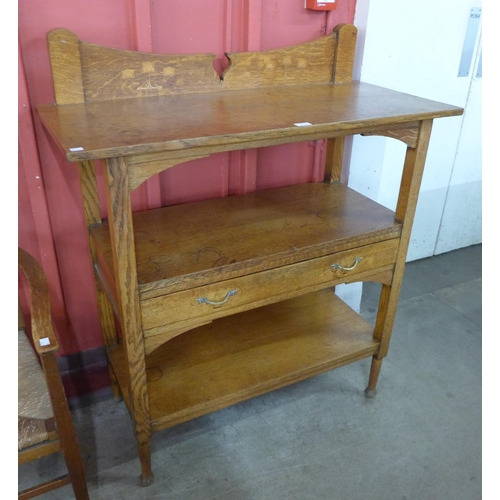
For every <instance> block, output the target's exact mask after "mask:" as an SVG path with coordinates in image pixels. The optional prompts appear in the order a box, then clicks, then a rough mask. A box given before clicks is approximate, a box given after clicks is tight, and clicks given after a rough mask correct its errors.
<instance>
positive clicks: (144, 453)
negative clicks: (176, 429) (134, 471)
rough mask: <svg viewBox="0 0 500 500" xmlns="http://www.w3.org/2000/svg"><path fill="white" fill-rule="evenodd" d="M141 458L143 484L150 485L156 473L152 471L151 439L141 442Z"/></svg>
mask: <svg viewBox="0 0 500 500" xmlns="http://www.w3.org/2000/svg"><path fill="white" fill-rule="evenodd" d="M139 459H140V461H141V470H142V474H141V485H142V486H149V485H150V484H152V483H153V481H154V475H153V472H152V471H151V449H150V441H148V442H147V443H139Z"/></svg>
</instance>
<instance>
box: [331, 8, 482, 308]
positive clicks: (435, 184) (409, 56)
mask: <svg viewBox="0 0 500 500" xmlns="http://www.w3.org/2000/svg"><path fill="white" fill-rule="evenodd" d="M472 7H482V2H481V0H419V1H401V0H358V1H357V6H356V16H355V21H354V24H355V25H356V26H357V28H358V43H357V51H356V59H355V68H354V79H355V80H361V81H364V82H368V83H372V84H375V85H380V86H383V87H388V88H391V89H393V90H398V91H401V92H406V93H409V94H413V95H417V96H420V97H424V98H427V99H432V100H436V101H440V102H444V103H448V104H453V105H455V106H460V107H463V108H465V113H464V116H462V117H451V118H440V119H437V120H435V121H434V125H433V130H432V136H431V141H430V144H429V152H428V155H427V162H426V167H425V172H424V177H423V180H422V187H421V191H420V196H419V201H418V205H417V212H416V215H415V221H414V225H413V231H412V236H411V240H410V247H409V250H408V257H407V261H411V260H416V259H421V258H425V257H430V256H432V255H437V254H439V253H443V252H448V251H451V250H455V249H458V248H463V247H466V246H470V245H473V244H477V243H480V242H481V241H482V230H481V220H482V211H481V209H482V181H481V179H482V165H481V152H482V151H481V150H482V146H481V98H482V89H481V88H482V79H481V78H476V69H477V63H478V60H479V57H478V56H479V53H480V39H481V35H480V34H479V35H478V37H477V40H476V46H475V56H474V58H473V61H474V62H473V67H472V71H471V72H470V75H469V77H458V68H459V63H460V58H461V54H462V48H463V43H464V38H465V32H466V28H467V23H468V20H469V13H470V9H471V8H472ZM405 151H406V146H405V145H404V144H403V143H401V142H399V141H396V140H394V139H387V138H383V137H360V136H356V137H355V138H354V140H353V147H352V156H351V162H350V172H349V186H351V187H352V188H354V189H356V190H357V191H359V192H361V193H363V194H365V195H366V196H368V197H369V198H371V199H373V200H375V201H377V202H379V203H381V204H382V205H384V206H386V207H388V208H390V209H391V210H395V207H396V201H397V194H398V191H399V183H400V180H401V172H402V164H403V159H404V154H405ZM336 290H337V294H338V295H339V296H340V297H342V298H343V299H344V300H345V301H346V302H347V303H348V304H349V305H351V307H353V308H354V309H358V310H359V304H360V302H361V294H362V284H361V283H354V284H352V285H342V286H339V287H337V288H336Z"/></svg>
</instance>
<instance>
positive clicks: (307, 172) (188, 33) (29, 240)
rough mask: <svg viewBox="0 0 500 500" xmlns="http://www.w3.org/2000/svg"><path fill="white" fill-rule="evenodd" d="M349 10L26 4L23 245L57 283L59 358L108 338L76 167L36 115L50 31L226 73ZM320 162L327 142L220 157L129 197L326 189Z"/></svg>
mask: <svg viewBox="0 0 500 500" xmlns="http://www.w3.org/2000/svg"><path fill="white" fill-rule="evenodd" d="M354 8H355V0H339V5H338V7H337V10H335V11H332V12H331V13H325V12H311V11H307V10H305V9H304V1H303V0H273V1H267V0H266V1H264V0H205V1H204V2H199V0H198V1H195V0H168V1H166V0H156V1H154V2H152V1H150V0H106V1H102V0H20V1H19V8H18V13H19V40H20V56H21V63H20V67H21V69H22V70H24V72H25V79H24V76H23V79H20V84H19V85H20V90H21V87H22V86H23V85H24V83H25V86H24V94H22V93H21V92H20V99H22V96H23V95H25V99H26V101H27V105H26V106H25V107H23V108H22V110H24V111H22V110H21V107H20V114H19V122H20V126H21V127H22V126H25V125H26V124H27V125H29V123H31V122H32V123H31V128H30V127H29V126H28V127H27V128H26V127H25V128H24V129H23V130H25V133H23V134H20V137H19V142H20V151H21V152H22V151H24V152H25V153H24V154H22V155H20V159H21V166H20V170H19V172H20V180H19V201H20V209H19V228H20V231H19V234H20V238H19V242H20V245H21V246H23V247H24V248H26V249H27V250H29V251H32V252H33V254H34V256H35V257H37V258H39V259H41V260H43V263H42V264H43V266H44V269H45V270H46V272H47V273H48V274H49V275H50V276H49V280H50V282H51V288H52V289H53V293H54V296H55V297H56V299H55V303H56V306H57V310H58V316H59V321H58V336H59V338H60V340H61V344H62V349H61V351H62V354H71V353H76V352H80V351H84V350H87V349H90V348H93V347H99V346H101V345H102V339H101V332H100V326H99V322H98V314H97V305H96V299H95V292H94V284H93V274H92V269H91V265H90V254H89V249H88V240H87V234H86V229H85V223H84V216H83V210H82V204H81V193H80V187H79V182H78V178H77V167H76V165H72V164H69V163H67V162H66V161H65V159H64V158H63V156H62V154H61V153H60V152H59V151H58V150H57V149H56V147H55V146H54V144H53V143H52V142H51V140H50V139H48V138H47V136H46V135H45V133H44V132H43V130H42V129H41V127H40V125H39V123H38V121H37V119H36V115H34V114H33V115H32V114H31V112H30V110H32V109H34V107H35V105H36V104H39V103H42V102H53V101H54V94H53V89H52V78H51V72H50V63H49V56H48V50H47V43H46V34H47V32H48V31H50V30H52V29H55V28H60V27H63V28H67V29H70V30H72V31H74V32H75V33H76V34H77V35H78V37H79V38H81V39H82V40H86V41H90V42H93V43H98V44H102V45H107V46H111V47H117V48H125V49H134V50H141V51H153V52H170V53H200V52H203V53H206V52H211V53H214V54H215V61H214V68H215V70H216V71H217V72H218V73H219V74H222V71H223V69H224V68H225V66H226V62H227V61H226V58H225V56H224V53H225V52H231V51H246V50H252V51H254V50H264V49H270V48H275V47H281V46H285V45H289V44H295V43H301V42H304V41H307V40H312V39H315V38H317V37H318V36H320V35H322V34H325V33H326V32H327V31H331V29H332V28H333V27H334V26H335V25H336V24H338V23H351V22H353V17H354ZM23 75H24V73H23ZM26 110H27V112H26ZM27 152H30V153H31V154H27ZM323 161H324V144H323V141H318V142H315V143H305V144H294V145H288V146H280V147H275V148H268V149H263V150H258V151H243V152H231V153H224V154H217V155H213V156H211V157H210V158H206V159H202V160H197V161H193V162H190V163H186V164H183V165H179V166H177V167H174V168H172V169H170V170H168V171H166V172H163V173H162V174H160V175H158V176H156V177H154V178H153V179H150V180H149V181H148V182H147V183H145V184H144V185H143V186H141V187H139V188H138V189H137V190H136V192H134V193H133V200H132V201H133V207H134V210H140V209H145V208H148V207H155V206H160V205H168V204H174V203H183V202H187V201H192V200H198V199H203V198H211V197H216V196H226V195H227V194H234V193H242V192H248V191H252V190H255V189H266V188H270V187H274V186H280V185H285V184H293V183H298V182H310V181H311V180H320V179H321V176H322V165H323ZM37 169H38V170H39V172H40V177H41V179H40V188H37V189H36V190H35V191H33V189H31V188H30V185H29V182H28V180H32V172H34V171H35V170H37ZM98 170H99V169H98ZM99 182H101V180H100V179H99ZM40 200H41V201H42V205H43V204H44V205H43V206H45V212H43V210H39V211H38V215H36V216H34V215H33V210H32V206H34V205H35V206H41V205H40ZM36 203H38V205H36ZM101 206H102V207H103V208H104V202H103V201H102V200H101ZM35 212H36V210H35ZM43 214H45V215H43ZM47 249H49V250H47ZM50 249H51V250H50ZM51 252H52V253H51Z"/></svg>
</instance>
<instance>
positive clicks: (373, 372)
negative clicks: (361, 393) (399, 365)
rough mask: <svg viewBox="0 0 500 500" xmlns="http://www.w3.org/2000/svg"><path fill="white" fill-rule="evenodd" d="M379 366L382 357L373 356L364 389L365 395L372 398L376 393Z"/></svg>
mask: <svg viewBox="0 0 500 500" xmlns="http://www.w3.org/2000/svg"><path fill="white" fill-rule="evenodd" d="M381 366H382V359H377V358H376V357H375V356H373V358H372V366H371V369H370V378H369V380H368V387H367V388H366V389H365V396H366V397H367V398H374V397H375V396H376V395H377V381H378V376H379V374H380V367H381Z"/></svg>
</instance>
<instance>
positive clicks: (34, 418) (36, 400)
mask: <svg viewBox="0 0 500 500" xmlns="http://www.w3.org/2000/svg"><path fill="white" fill-rule="evenodd" d="M17 396H18V402H17V410H18V411H17V413H18V450H23V449H24V448H27V447H29V446H33V445H35V444H39V443H42V442H44V441H47V440H48V439H49V438H50V432H51V430H52V429H51V427H53V419H54V413H53V411H52V405H51V403H50V396H49V391H48V388H47V383H46V381H45V376H44V374H43V370H42V367H41V366H40V363H39V362H38V358H37V356H36V354H35V352H34V350H33V347H32V346H31V344H30V342H29V340H28V337H27V336H26V333H25V331H24V330H23V329H20V330H19V332H18V393H17Z"/></svg>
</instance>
